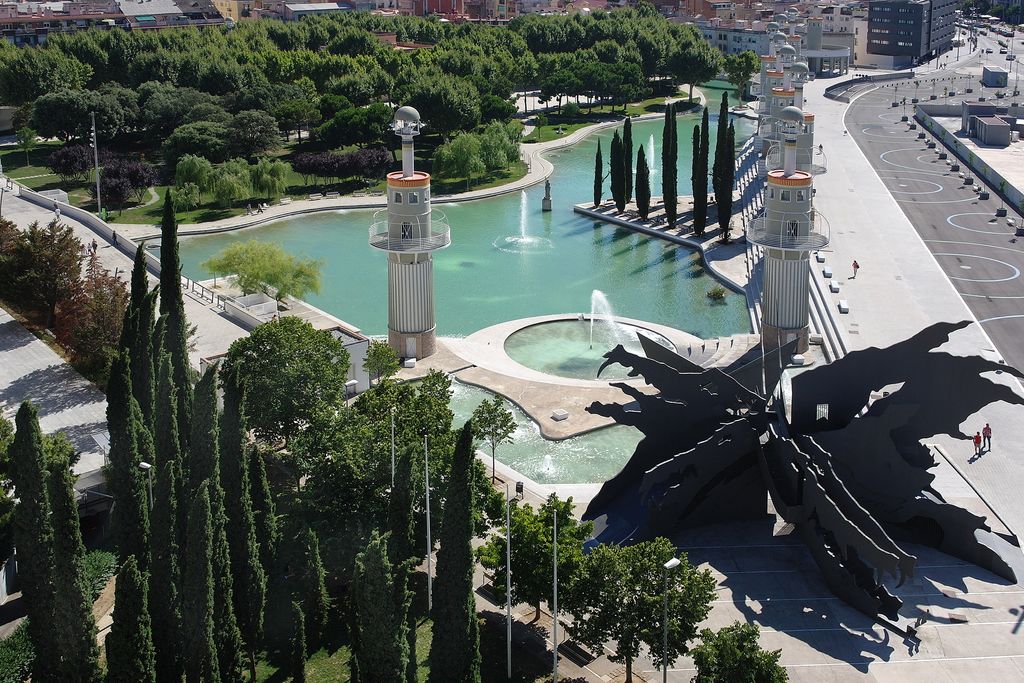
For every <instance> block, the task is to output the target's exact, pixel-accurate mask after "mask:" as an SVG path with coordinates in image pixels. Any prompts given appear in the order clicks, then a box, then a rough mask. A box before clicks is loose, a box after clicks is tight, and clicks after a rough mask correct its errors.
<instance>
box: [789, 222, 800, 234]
mask: <svg viewBox="0 0 1024 683" xmlns="http://www.w3.org/2000/svg"><path fill="white" fill-rule="evenodd" d="M799 229H800V222H799V221H790V222H789V236H790V237H796V233H797V230H799Z"/></svg>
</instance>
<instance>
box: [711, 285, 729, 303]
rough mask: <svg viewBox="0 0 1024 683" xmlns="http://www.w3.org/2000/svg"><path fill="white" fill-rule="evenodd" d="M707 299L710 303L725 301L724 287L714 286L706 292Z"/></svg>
mask: <svg viewBox="0 0 1024 683" xmlns="http://www.w3.org/2000/svg"><path fill="white" fill-rule="evenodd" d="M708 298H709V299H711V300H712V301H722V300H724V299H725V287H723V286H722V285H715V286H714V287H712V288H711V289H709V290H708Z"/></svg>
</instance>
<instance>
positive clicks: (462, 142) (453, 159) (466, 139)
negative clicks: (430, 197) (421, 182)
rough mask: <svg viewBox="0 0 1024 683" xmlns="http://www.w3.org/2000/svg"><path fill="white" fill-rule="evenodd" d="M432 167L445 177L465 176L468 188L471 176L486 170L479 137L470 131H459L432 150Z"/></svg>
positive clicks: (467, 187)
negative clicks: (451, 138) (452, 137)
mask: <svg viewBox="0 0 1024 683" xmlns="http://www.w3.org/2000/svg"><path fill="white" fill-rule="evenodd" d="M434 167H435V168H436V169H437V171H438V173H440V175H442V176H444V177H446V178H465V179H466V189H467V190H468V189H469V184H470V182H471V181H472V179H473V176H474V175H477V174H478V173H483V172H484V171H485V170H487V166H486V164H484V160H483V156H482V148H481V145H480V138H479V137H478V136H476V135H473V134H472V133H460V134H459V135H458V136H456V137H455V139H454V140H452V141H451V142H447V143H445V144H443V145H441V146H440V147H438V148H437V149H436V150H434Z"/></svg>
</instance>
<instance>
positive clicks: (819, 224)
mask: <svg viewBox="0 0 1024 683" xmlns="http://www.w3.org/2000/svg"><path fill="white" fill-rule="evenodd" d="M808 219H809V221H810V226H809V227H810V229H809V230H807V229H808ZM804 230H807V232H805V233H803V234H801V232H802V231H804ZM830 232H831V230H830V228H829V224H828V221H827V220H826V219H825V217H824V216H822V215H821V213H820V212H818V211H817V210H816V209H811V211H810V213H809V214H807V213H777V212H774V211H773V212H772V213H771V217H770V218H769V217H768V213H767V212H763V213H761V215H759V216H757V217H756V218H754V219H753V220H751V221H750V222H749V223H747V241H748V242H753V243H754V244H759V245H761V246H762V247H771V248H773V249H788V250H792V251H811V250H814V249H821V248H822V247H825V246H826V245H828V243H829V235H830Z"/></svg>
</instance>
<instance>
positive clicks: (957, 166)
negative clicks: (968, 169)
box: [949, 164, 960, 173]
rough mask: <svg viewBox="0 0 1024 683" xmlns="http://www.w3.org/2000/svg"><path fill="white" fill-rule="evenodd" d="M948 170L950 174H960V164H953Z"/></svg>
mask: <svg viewBox="0 0 1024 683" xmlns="http://www.w3.org/2000/svg"><path fill="white" fill-rule="evenodd" d="M949 170H950V172H951V173H959V172H960V164H953V165H952V166H950V167H949Z"/></svg>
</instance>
